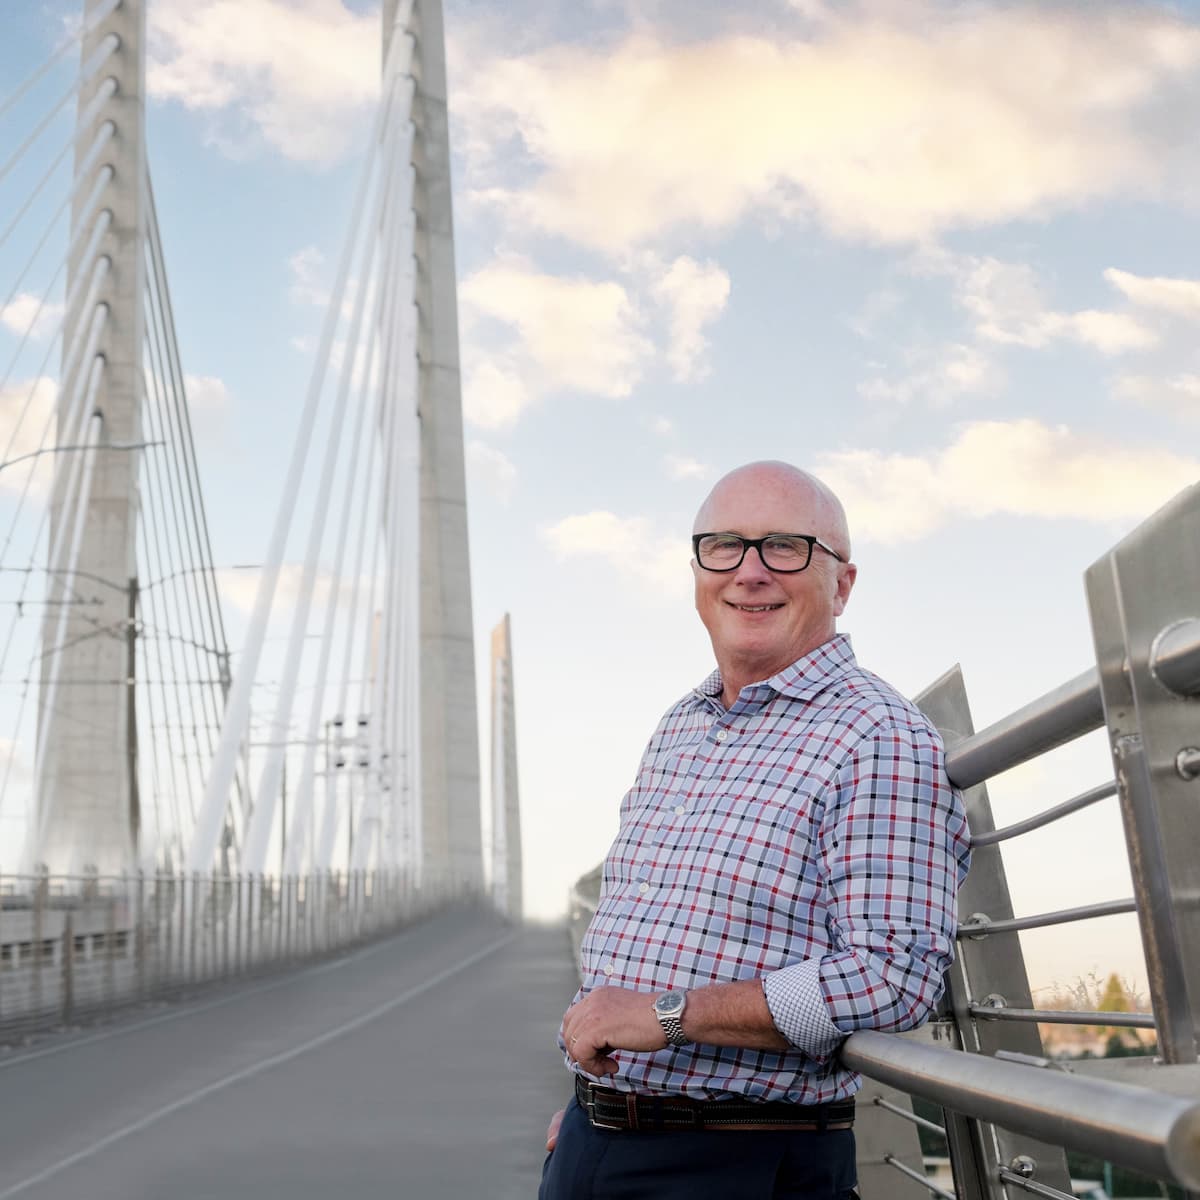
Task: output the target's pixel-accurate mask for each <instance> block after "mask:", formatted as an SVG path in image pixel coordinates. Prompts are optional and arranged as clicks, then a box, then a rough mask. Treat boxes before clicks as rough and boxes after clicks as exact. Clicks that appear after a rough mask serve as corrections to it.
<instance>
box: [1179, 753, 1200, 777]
mask: <svg viewBox="0 0 1200 1200" xmlns="http://www.w3.org/2000/svg"><path fill="white" fill-rule="evenodd" d="M1175 770H1176V771H1178V772H1179V777H1180V778H1181V779H1196V778H1200V746H1184V748H1183V749H1182V750H1180V752H1179V753H1178V754H1177V755H1175Z"/></svg>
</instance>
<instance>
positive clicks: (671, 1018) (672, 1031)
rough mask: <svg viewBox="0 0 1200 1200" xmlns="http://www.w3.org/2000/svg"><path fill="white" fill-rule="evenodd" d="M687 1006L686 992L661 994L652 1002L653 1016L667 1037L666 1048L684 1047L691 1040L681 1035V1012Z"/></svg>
mask: <svg viewBox="0 0 1200 1200" xmlns="http://www.w3.org/2000/svg"><path fill="white" fill-rule="evenodd" d="M686 1006H687V992H663V994H662V995H661V996H658V997H657V998H656V999H655V1001H654V1015H655V1016H656V1017H657V1018H658V1023H659V1024H660V1025H661V1026H662V1027H663V1033H665V1034H666V1035H667V1045H668V1046H686V1045H687V1044H688V1043H689V1042H690V1041H691V1038H688V1037H685V1036H684V1033H683V1025H682V1024H681V1022H682V1021H683V1010H684V1008H685V1007H686Z"/></svg>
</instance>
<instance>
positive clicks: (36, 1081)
mask: <svg viewBox="0 0 1200 1200" xmlns="http://www.w3.org/2000/svg"><path fill="white" fill-rule="evenodd" d="M574 989H575V977H574V973H573V969H572V964H571V953H570V949H569V946H568V941H567V935H566V933H565V931H564V930H563V929H561V928H545V927H537V926H526V927H523V928H515V929H514V928H512V927H509V926H506V925H504V924H503V923H502V922H500V921H499V920H497V919H496V918H494V917H492V916H490V915H484V914H481V913H479V912H455V913H447V914H444V915H442V916H440V917H437V918H435V919H434V920H432V921H429V922H427V923H425V924H422V925H420V926H417V927H415V928H413V929H410V930H408V931H406V932H405V933H403V934H401V935H399V936H397V937H394V938H391V939H389V940H387V941H385V942H381V943H376V944H375V945H373V946H370V947H367V948H366V949H360V950H357V951H354V952H351V953H349V954H347V955H345V956H344V957H342V958H340V959H337V960H333V961H331V962H327V963H322V964H319V965H317V966H313V967H308V968H302V969H301V970H299V971H297V972H296V973H294V974H292V975H289V976H286V977H276V978H272V979H268V980H262V981H257V982H252V983H245V984H242V985H240V986H239V987H236V988H230V989H229V990H228V991H222V992H218V993H212V992H210V993H207V994H205V995H204V996H203V997H200V998H198V999H197V1000H196V1001H194V1002H192V1003H181V1004H178V1005H171V1006H164V1007H161V1008H158V1009H155V1010H153V1011H151V1012H146V1011H143V1012H141V1013H138V1014H134V1015H131V1016H127V1017H126V1018H124V1019H123V1020H122V1021H121V1022H120V1023H117V1024H113V1025H109V1026H105V1027H101V1028H95V1029H90V1030H80V1031H78V1032H77V1033H74V1034H71V1035H62V1036H59V1037H56V1038H50V1039H44V1040H42V1041H40V1042H39V1043H37V1044H35V1045H33V1046H30V1047H28V1048H26V1049H23V1050H15V1051H12V1052H9V1053H8V1054H7V1055H6V1056H5V1057H3V1058H0V1200H8V1197H18V1196H19V1197H22V1200H76V1198H78V1200H143V1198H145V1200H168V1198H169V1200H200V1198H201V1197H203V1198H205V1200H207V1198H210V1197H211V1198H213V1200H216V1198H218V1197H219V1198H220V1200H238V1198H240V1197H246V1198H247V1200H250V1198H252V1200H309V1198H310V1197H314V1198H315V1197H321V1198H322V1200H357V1198H359V1197H361V1198H363V1200H366V1198H368V1197H369V1198H371V1200H375V1198H378V1197H389V1198H394V1200H406V1198H408V1197H412V1198H414V1200H424V1198H426V1197H429V1198H442V1197H446V1198H450V1197H453V1198H455V1200H461V1198H465V1197H480V1198H488V1200H493V1198H494V1200H509V1198H513V1200H516V1198H517V1197H522V1198H531V1197H533V1196H535V1195H536V1193H537V1180H538V1178H539V1176H540V1173H541V1165H542V1160H543V1157H544V1150H543V1146H544V1134H545V1128H546V1123H547V1121H548V1119H549V1117H550V1114H551V1113H552V1112H553V1110H554V1109H555V1108H558V1107H561V1106H562V1104H563V1103H564V1102H565V1100H566V1097H567V1095H568V1077H567V1074H566V1072H565V1070H564V1069H563V1066H562V1062H561V1059H560V1058H559V1055H558V1052H557V1050H556V1049H555V1047H554V1034H555V1031H556V1029H557V1027H558V1021H559V1018H560V1017H561V1015H562V1012H563V1010H564V1008H565V1007H566V1005H567V1002H568V1001H569V1000H570V998H571V995H572V993H573V992H574Z"/></svg>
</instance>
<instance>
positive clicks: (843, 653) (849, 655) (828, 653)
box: [696, 633, 858, 703]
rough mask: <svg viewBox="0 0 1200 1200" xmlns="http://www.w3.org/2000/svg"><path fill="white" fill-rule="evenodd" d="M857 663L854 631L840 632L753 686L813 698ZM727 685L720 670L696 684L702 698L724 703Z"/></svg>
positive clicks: (794, 696)
mask: <svg viewBox="0 0 1200 1200" xmlns="http://www.w3.org/2000/svg"><path fill="white" fill-rule="evenodd" d="M857 666H858V661H857V660H856V659H855V657H854V650H853V648H852V647H851V645H850V635H849V634H847V633H837V634H834V636H833V637H832V638H831V639H830V640H829V641H828V642H824V643H822V644H821V645H820V646H818V647H817V648H816V649H815V650H810V651H809V653H808V654H806V655H805V656H804V657H803V658H799V659H797V660H796V661H795V662H794V663H792V665H791V666H789V667H784V668H783V670H782V671H779V672H778V673H777V674H775V675H772V676H771V678H770V679H766V680H764V681H763V682H762V683H760V684H755V685H753V686H755V687H768V688H770V689H771V690H772V691H774V692H778V693H779V694H780V695H781V696H787V697H788V698H789V699H790V700H811V699H812V698H813V697H814V696H818V695H820V694H821V692H823V691H824V690H825V689H826V688H827V687H829V686H830V684H832V683H836V682H837V681H838V680H839V679H841V678H842V677H843V676H845V675H846V674H847V673H848V672H850V671H851V670H853V669H854V668H855V667H857ZM723 687H724V684H723V683H722V681H721V672H720V671H719V670H716V671H714V672H713V673H712V674H711V675H709V676H708V678H707V679H705V680H704V682H703V683H702V684H700V686H699V687H698V688H696V695H697V696H698V697H700V698H701V699H705V700H716V701H717V702H718V703H720V700H719V697H720V695H721V689H722V688H723Z"/></svg>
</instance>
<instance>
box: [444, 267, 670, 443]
mask: <svg viewBox="0 0 1200 1200" xmlns="http://www.w3.org/2000/svg"><path fill="white" fill-rule="evenodd" d="M459 302H460V304H461V305H462V308H463V312H464V334H465V340H466V342H467V344H468V345H467V351H466V354H465V355H464V357H465V358H466V360H467V362H468V386H467V399H466V405H465V407H466V412H467V416H468V419H470V420H472V421H474V422H475V423H476V424H478V425H481V426H484V427H488V428H496V427H499V426H502V425H508V424H511V423H512V422H513V421H514V420H516V418H517V417H518V416H519V415H520V413H521V411H522V410H523V409H524V408H525V407H527V406H528V405H529V404H530V403H531V402H532V401H534V400H535V399H537V398H539V397H540V396H542V395H545V394H548V393H552V392H576V393H584V394H587V395H592V396H604V397H610V398H618V397H623V396H628V395H629V394H630V392H631V391H632V390H633V387H634V385H635V384H636V383H637V381H638V380H639V379H640V377H641V374H642V371H643V369H644V366H645V364H646V362H647V360H648V359H649V357H650V355H651V353H652V350H653V347H652V346H651V344H650V342H649V341H647V339H646V338H645V337H643V336H642V334H641V333H640V332H639V329H638V324H639V321H638V312H637V308H636V306H635V304H634V303H633V301H632V300H631V298H630V296H629V294H628V293H627V292H626V290H625V288H624V287H622V286H621V285H620V284H619V283H616V282H613V281H611V280H609V281H596V280H591V279H584V278H579V277H572V278H567V277H564V276H558V275H546V274H543V273H541V272H539V271H537V270H536V269H535V268H533V267H532V266H531V265H529V264H528V263H525V262H524V261H522V260H516V259H513V260H503V261H499V262H496V263H494V264H492V265H491V266H488V267H484V268H483V269H482V270H480V271H477V272H476V273H475V274H474V275H472V276H470V277H469V278H468V279H466V280H465V281H464V282H463V284H462V286H461V287H460V289H459ZM485 320H490V321H493V322H496V323H498V324H499V325H500V326H501V327H503V329H504V330H505V332H506V334H507V337H506V338H505V340H504V341H503V342H502V344H501V345H500V347H499V348H492V347H491V346H489V345H487V344H486V342H485V340H484V334H483V333H482V331H481V330H480V328H479V327H480V325H481V324H482V323H483V322H484V321H485Z"/></svg>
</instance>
